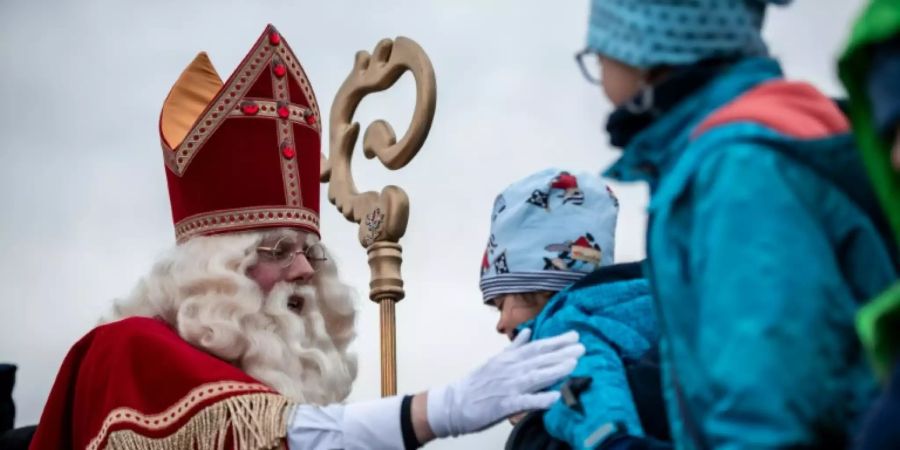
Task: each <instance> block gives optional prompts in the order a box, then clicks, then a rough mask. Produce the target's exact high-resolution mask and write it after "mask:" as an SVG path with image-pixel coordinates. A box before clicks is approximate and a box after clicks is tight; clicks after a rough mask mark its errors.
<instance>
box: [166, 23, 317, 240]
mask: <svg viewBox="0 0 900 450" xmlns="http://www.w3.org/2000/svg"><path fill="white" fill-rule="evenodd" d="M319 118H320V115H319V107H318V105H317V104H316V97H315V95H314V94H313V91H312V87H311V86H310V84H309V80H307V78H306V73H304V71H303V68H302V67H301V66H300V61H299V60H298V59H297V57H296V56H295V55H294V52H293V51H291V49H290V47H289V46H288V45H287V42H285V40H284V38H282V37H281V35H280V34H279V33H278V31H277V30H276V29H275V27H273V26H272V25H269V26H267V27H266V30H265V31H264V32H263V34H262V36H260V38H259V39H258V40H257V41H256V44H254V45H253V48H252V49H251V50H250V53H248V54H247V56H246V57H244V60H243V61H241V63H240V65H238V67H237V69H236V70H235V71H234V73H233V74H231V77H229V78H228V81H227V82H225V83H224V84H223V83H222V81H221V79H220V78H219V75H218V74H217V73H216V70H215V69H214V68H213V66H212V63H210V61H209V58H208V57H207V56H206V53H203V52H201V53H200V54H198V55H197V57H196V58H195V59H194V61H193V62H192V63H191V64H190V65H189V66H188V67H187V68H186V69H185V70H184V72H182V74H181V76H180V77H179V78H178V81H177V82H176V83H175V85H174V86H173V87H172V90H171V91H170V92H169V96H168V97H167V98H166V101H165V103H164V104H163V108H162V113H161V114H160V118H159V132H160V137H161V138H162V147H163V154H164V159H165V163H166V176H167V178H168V183H169V199H170V201H171V204H172V219H173V221H174V222H175V236H176V239H177V240H178V242H184V241H185V240H187V239H189V238H191V237H193V236H198V235H210V234H217V233H225V232H232V231H240V230H249V229H258V228H268V227H294V228H302V229H304V230H306V231H309V232H312V233H316V234H318V233H319V166H320V163H321V159H320V158H321V153H320V134H321V129H320V125H319V124H320V123H321V121H320V120H319Z"/></svg>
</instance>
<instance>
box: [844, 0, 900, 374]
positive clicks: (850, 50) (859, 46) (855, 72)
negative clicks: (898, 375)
mask: <svg viewBox="0 0 900 450" xmlns="http://www.w3.org/2000/svg"><path fill="white" fill-rule="evenodd" d="M898 34H900V2H898V1H897V0H873V1H872V2H871V3H870V4H869V7H868V8H867V9H866V10H865V11H864V12H863V14H862V16H861V17H860V18H859V20H858V21H857V22H856V25H855V26H854V28H853V34H852V35H851V38H850V43H849V45H848V46H847V50H846V51H845V52H844V54H843V56H842V57H841V59H840V61H839V62H838V71H839V75H840V78H841V81H843V83H844V86H846V88H847V93H848V94H849V95H850V117H851V121H852V122H853V128H854V133H855V134H856V137H857V141H858V143H859V148H860V151H861V152H862V158H863V161H864V163H865V165H866V169H867V170H868V172H869V176H870V177H871V179H872V184H873V187H874V189H875V192H876V193H877V195H878V198H879V200H880V202H881V204H882V206H883V208H884V211H885V215H886V216H887V219H888V221H889V222H890V224H891V227H892V230H893V234H894V239H895V242H898V243H900V173H898V172H896V171H894V169H893V168H892V167H891V163H890V145H891V143H889V142H885V141H884V140H883V139H882V138H881V137H880V136H879V135H878V132H877V131H876V130H875V126H874V123H873V119H872V112H871V104H870V99H869V98H868V94H867V90H866V82H867V78H868V74H869V70H870V55H871V53H870V51H871V48H872V46H873V45H874V44H877V43H879V42H882V41H885V40H888V39H890V38H892V37H894V36H897V35H898ZM857 328H858V330H859V334H860V338H861V339H862V341H863V345H865V347H866V349H867V350H868V351H869V354H870V356H871V358H872V361H873V363H874V365H875V370H876V372H877V373H878V374H879V375H880V376H882V377H885V376H886V375H887V374H888V373H889V372H890V370H891V369H892V368H893V365H894V364H895V363H896V362H897V361H898V359H900V283H895V284H894V286H893V287H892V288H890V289H889V290H888V291H886V292H885V293H883V294H882V295H880V296H879V297H877V298H876V299H875V300H874V301H872V302H871V303H869V304H868V305H866V306H865V307H864V308H863V309H862V310H861V311H860V313H859V317H858V319H857Z"/></svg>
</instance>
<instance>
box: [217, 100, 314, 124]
mask: <svg viewBox="0 0 900 450" xmlns="http://www.w3.org/2000/svg"><path fill="white" fill-rule="evenodd" d="M244 101H252V102H253V103H255V104H256V105H257V106H259V111H257V112H256V113H255V114H245V113H244V111H242V110H241V105H235V107H234V109H232V110H231V112H230V113H229V117H231V118H238V117H247V118H253V117H266V118H271V119H279V118H280V117H279V116H278V102H274V101H271V100H262V99H256V98H252V97H248V98H246V99H244V100H242V102H241V103H243V102H244ZM287 107H288V110H289V111H290V115H289V116H288V118H287V120H289V121H290V122H293V123H298V124H301V125H305V126H306V127H308V128H312V129H314V130H315V129H316V127H315V126H314V125H310V124H309V123H307V122H306V119H305V117H306V115H307V114H312V110H311V109H307V108H304V107H303V106H301V105H297V104H294V103H291V104H289V105H287Z"/></svg>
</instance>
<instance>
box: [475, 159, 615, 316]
mask: <svg viewBox="0 0 900 450" xmlns="http://www.w3.org/2000/svg"><path fill="white" fill-rule="evenodd" d="M618 213H619V201H618V200H617V199H616V197H615V195H614V194H613V192H612V190H611V189H610V188H609V187H608V186H607V185H606V183H605V182H603V180H602V179H601V178H600V177H599V176H597V175H595V174H590V173H587V172H582V173H574V172H567V171H564V170H559V169H547V170H544V171H541V172H538V173H536V174H534V175H531V176H529V177H527V178H525V179H523V180H521V181H518V182H516V183H513V184H512V185H511V186H509V187H508V188H506V189H505V190H504V191H503V192H502V193H500V195H498V196H497V199H496V200H495V201H494V210H493V213H492V214H491V235H490V238H489V239H488V245H487V249H486V250H485V252H484V257H483V258H482V261H481V292H482V296H483V298H484V301H485V302H488V301H490V300H493V299H494V298H495V297H497V296H499V295H503V294H514V293H524V292H533V291H559V290H562V289H564V288H566V287H567V286H569V285H570V284H572V283H574V282H576V281H578V280H579V279H581V277H583V276H585V275H587V274H588V273H590V272H593V271H594V270H596V269H597V268H598V267H600V266H606V265H609V264H612V262H613V256H614V252H615V238H616V217H617V216H618Z"/></svg>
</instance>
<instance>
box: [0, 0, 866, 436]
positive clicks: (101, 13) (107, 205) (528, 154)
mask: <svg viewBox="0 0 900 450" xmlns="http://www.w3.org/2000/svg"><path fill="white" fill-rule="evenodd" d="M859 5H860V1H859V0H854V1H848V0H818V1H810V0H799V2H798V3H797V4H796V5H794V6H793V7H791V8H788V9H782V8H775V9H773V10H772V13H771V15H770V18H769V23H768V25H767V29H766V35H767V37H768V38H770V43H771V47H772V51H773V53H774V54H776V55H778V56H779V57H781V58H782V59H783V61H784V63H785V67H786V71H787V72H788V74H789V76H791V77H795V78H801V79H807V80H810V81H812V82H814V83H815V84H817V85H818V86H820V87H822V88H823V89H825V90H826V92H828V93H831V94H837V93H838V92H839V89H838V86H837V83H836V81H835V79H834V75H833V69H832V64H833V62H832V61H833V58H834V56H835V54H836V52H837V51H838V49H839V47H840V43H841V42H843V40H844V38H845V37H846V35H847V33H848V24H849V22H850V20H851V19H852V17H853V15H854V13H855V11H856V9H857V8H858V7H859ZM587 8H588V3H587V2H586V1H584V0H575V1H572V0H569V1H559V2H547V1H544V2H537V1H533V0H483V1H474V0H455V1H451V0H443V1H422V0H419V1H415V0H406V1H399V0H397V1H379V2H363V1H338V0H333V1H320V2H309V1H293V2H289V1H285V0H272V1H256V2H249V1H248V2H238V1H212V0H210V1H173V0H161V1H154V2H125V1H112V0H106V1H103V0H82V1H13V0H7V1H4V2H2V3H0V61H2V63H0V99H2V106H0V155H2V165H0V205H2V208H3V213H2V216H0V217H2V219H0V250H2V253H3V255H4V258H2V259H0V361H9V362H14V363H16V364H18V365H19V366H20V372H19V380H18V385H17V386H16V391H15V399H16V401H17V404H18V408H19V410H18V412H19V415H18V418H17V424H18V425H25V424H29V423H34V422H36V421H37V419H38V417H39V414H40V411H41V409H42V407H43V402H44V400H45V399H46V395H47V393H48V392H49V389H50V385H51V383H52V381H53V378H54V376H55V374H56V371H57V369H58V367H59V364H60V363H61V361H62V358H63V356H64V355H65V353H66V351H67V350H68V348H69V346H70V345H71V344H72V343H74V342H75V340H77V339H78V337H80V336H81V335H83V334H84V333H85V332H87V331H88V330H89V329H90V328H91V327H92V326H93V325H94V323H95V322H96V320H97V318H98V317H99V315H101V314H102V313H104V312H105V311H106V310H107V308H108V307H109V304H110V300H111V299H112V298H115V297H117V296H122V295H124V294H126V293H127V292H128V291H129V290H130V289H131V287H132V286H133V285H134V283H135V282H136V281H137V279H138V278H139V277H140V276H141V275H142V274H144V273H145V272H146V271H147V270H148V269H149V267H150V264H151V263H152V261H153V260H154V258H155V257H156V256H157V255H158V254H159V253H160V252H161V251H162V250H164V249H165V248H166V247H167V246H168V245H170V244H171V243H172V242H173V237H172V236H173V232H172V224H171V216H170V212H169V206H168V195H167V192H166V187H165V178H164V172H163V164H162V159H161V157H160V147H159V136H158V131H157V119H158V114H159V110H160V107H161V105H162V101H163V99H164V98H165V96H166V94H167V93H168V90H169V88H170V87H171V85H172V83H174V81H175V80H176V78H177V77H178V75H179V73H180V72H181V70H182V69H183V68H184V67H185V66H186V65H187V64H188V63H189V62H190V61H191V59H192V58H193V57H194V55H195V54H196V53H197V52H199V51H201V50H205V51H207V52H208V53H209V55H210V58H211V59H212V61H213V64H215V66H216V68H217V69H218V71H219V73H220V74H221V75H222V76H223V77H226V76H228V75H229V74H230V73H231V71H232V70H233V69H234V67H235V65H236V64H237V63H238V62H239V61H240V59H241V58H242V57H243V56H244V54H245V53H246V51H247V50H249V47H250V45H251V44H252V43H253V42H254V40H255V39H256V37H257V36H258V35H259V33H260V32H261V31H262V30H263V27H264V26H265V24H266V23H269V22H271V23H273V24H274V25H275V26H276V27H278V28H279V30H280V31H281V32H282V34H283V35H284V36H285V38H286V39H287V40H288V42H290V44H291V46H292V48H293V49H294V50H295V52H296V53H297V55H298V56H299V58H300V59H301V61H302V63H303V65H304V68H305V69H306V72H307V74H308V75H309V77H310V81H311V82H312V85H313V87H314V89H315V91H316V93H317V97H318V100H319V105H320V107H321V110H322V111H325V112H327V111H328V110H329V109H330V106H331V100H332V98H333V96H334V94H335V92H336V91H337V88H338V86H339V85H340V83H341V82H342V81H343V79H344V77H345V75H346V74H347V72H348V70H349V69H350V67H351V65H352V61H353V54H354V53H355V52H356V51H357V50H361V49H365V50H369V51H371V49H372V48H373V47H374V45H375V43H376V42H377V41H378V40H379V39H381V38H383V37H394V36H397V35H405V36H408V37H411V38H413V39H415V40H416V41H418V42H419V43H420V44H421V45H422V47H423V48H424V49H425V50H426V51H427V52H428V54H429V55H430V57H431V59H432V62H433V64H434V67H435V71H436V74H437V82H438V106H437V114H436V116H435V121H434V126H433V129H432V133H431V135H430V137H429V140H428V142H427V143H426V146H425V148H423V150H422V152H421V153H420V155H419V156H418V157H417V158H416V159H415V160H414V161H413V162H412V163H411V164H410V165H409V166H408V167H407V168H406V169H404V170H403V171H401V172H398V173H394V172H389V171H387V170H386V169H384V168H382V167H381V166H380V165H378V164H376V163H375V162H372V161H368V160H364V159H363V158H361V157H357V158H356V162H355V164H354V167H355V170H356V172H357V184H358V185H359V187H360V188H362V189H380V188H381V187H382V186H384V185H385V184H387V183H393V184H397V185H399V186H401V187H403V188H405V189H406V191H407V192H408V194H409V197H410V200H411V204H412V210H411V217H410V224H409V231H408V234H407V237H406V238H405V239H404V241H403V242H402V243H403V245H404V255H405V263H404V268H403V269H404V276H405V278H406V282H407V299H406V300H404V301H403V302H401V303H400V304H399V305H398V309H397V316H398V355H399V388H400V391H401V392H414V391H418V390H422V389H426V388H427V387H429V386H434V385H437V384H440V383H445V382H448V381H451V380H453V379H456V378H457V377H459V376H462V375H464V374H465V373H467V372H468V371H469V370H470V369H472V368H474V367H475V366H476V365H477V364H479V363H480V362H481V361H482V360H483V359H485V358H486V357H488V356H489V355H491V354H493V353H494V352H496V351H498V350H500V349H501V348H502V347H503V346H504V345H505V344H506V342H505V339H504V338H502V337H501V336H500V335H497V334H496V333H495V332H494V323H495V321H496V319H497V314H496V313H495V312H494V311H493V310H491V309H489V308H487V307H485V306H483V305H482V304H481V300H480V296H479V291H478V287H477V281H478V276H477V275H478V266H479V263H480V257H481V254H482V252H483V250H484V244H485V241H486V238H487V227H488V221H489V215H490V208H491V202H492V201H493V198H494V196H495V195H496V194H497V193H498V192H499V191H500V190H501V189H502V188H503V187H505V186H506V185H507V184H509V183H510V182H512V181H514V180H515V179H517V178H520V177H522V176H524V175H527V174H529V173H531V172H533V171H537V170H539V169H542V168H545V167H549V166H558V167H561V168H572V169H582V170H591V171H598V172H599V171H600V170H601V169H602V168H603V167H605V166H606V165H608V164H609V163H610V162H611V161H613V160H614V158H615V157H616V155H617V154H616V152H614V151H612V150H610V149H609V147H608V145H607V144H606V142H607V138H606V136H605V135H604V133H603V124H604V118H605V115H606V114H607V113H608V112H609V111H610V106H609V105H608V104H607V103H606V101H605V100H604V99H603V98H602V95H601V93H600V92H599V90H598V89H597V88H596V87H594V86H591V85H589V84H588V83H586V82H585V81H584V80H583V79H582V78H581V75H580V73H579V72H578V69H577V68H576V66H575V64H574V62H573V58H572V55H573V54H574V52H575V51H577V50H579V49H580V48H581V47H582V46H583V37H584V34H585V30H586V18H587ZM412 102H413V88H412V82H411V79H410V78H408V77H404V79H403V80H401V83H399V84H398V87H396V88H395V89H394V90H393V91H389V92H388V93H385V94H379V95H375V96H372V97H371V98H369V99H368V100H366V101H365V102H364V103H363V105H362V107H361V110H360V112H359V113H358V114H357V120H359V121H360V122H361V123H362V125H363V126H366V125H367V124H368V123H369V122H371V120H373V119H376V118H385V119H387V120H389V121H390V122H391V123H392V124H393V125H394V128H395V130H397V132H398V133H402V132H403V129H404V127H405V123H406V122H407V121H408V119H409V117H410V116H411V113H412ZM325 138H326V139H327V136H326V137H325ZM326 149H327V147H326ZM614 189H615V190H616V192H617V194H618V195H619V197H620V199H621V201H622V212H621V214H620V220H619V228H618V242H617V253H618V255H617V259H618V260H619V261H626V260H636V259H640V258H641V257H642V255H643V253H644V252H643V243H644V238H643V233H644V219H645V217H644V212H643V211H644V208H645V207H646V202H647V198H646V197H647V193H646V189H644V188H643V187H641V186H620V185H614ZM323 198H324V194H323ZM323 203H324V206H323V211H322V223H323V230H324V233H323V235H324V239H325V242H326V243H327V244H328V245H329V246H330V247H331V249H332V250H333V251H334V252H335V253H336V255H337V259H338V260H339V264H341V269H342V271H343V275H344V277H345V278H346V279H347V280H348V281H349V282H351V283H352V284H353V285H354V286H356V287H357V289H358V290H359V292H360V300H359V302H360V303H359V307H360V309H361V314H360V316H359V339H358V343H357V345H356V348H357V351H358V352H359V354H360V376H359V379H358V381H357V383H356V386H355V389H354V391H353V394H352V396H351V400H353V399H368V398H374V397H376V396H377V395H378V390H379V383H378V373H379V367H378V361H379V356H378V328H377V327H378V318H377V308H376V305H374V304H372V303H371V302H369V301H368V300H367V286H368V278H369V273H368V266H367V265H366V260H365V254H364V251H363V249H362V248H361V247H359V244H358V243H357V241H356V238H355V236H356V228H355V226H353V225H351V224H349V223H347V222H345V221H344V219H343V217H341V216H340V215H339V214H337V212H336V210H335V209H334V208H333V207H332V206H331V205H330V204H328V203H327V202H323ZM508 431H509V426H508V425H506V424H505V423H504V424H501V425H499V426H497V427H495V428H493V429H491V430H489V431H487V432H485V433H483V434H481V435H477V436H470V437H465V438H462V439H458V440H452V441H446V442H439V443H435V444H433V445H431V446H429V448H434V449H451V448H500V447H501V446H502V443H503V442H504V439H505V437H506V434H507V433H508Z"/></svg>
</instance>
